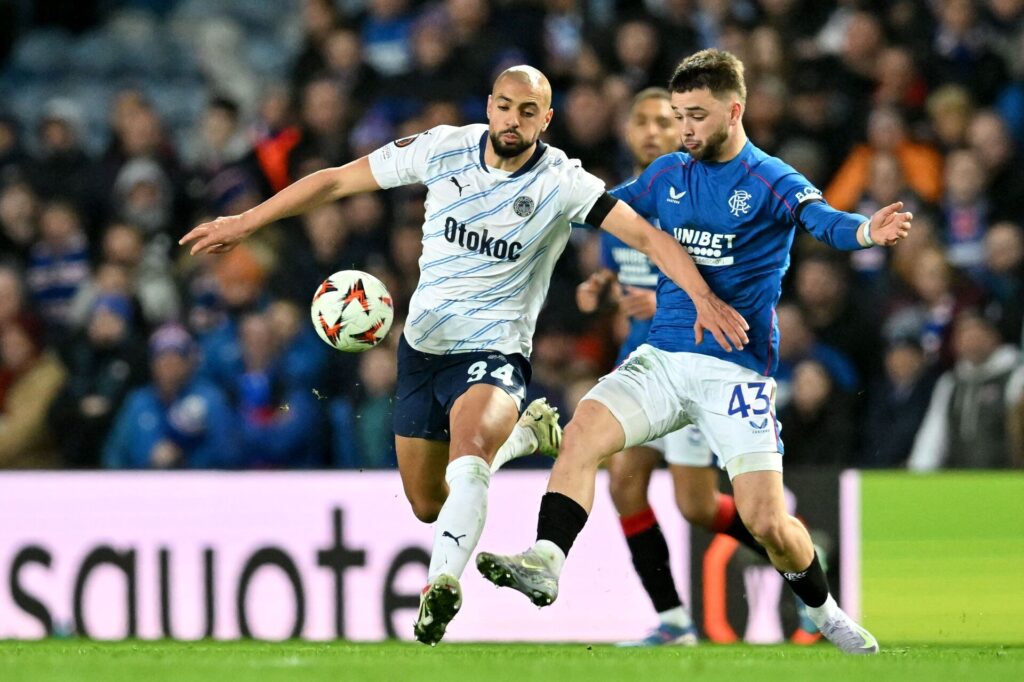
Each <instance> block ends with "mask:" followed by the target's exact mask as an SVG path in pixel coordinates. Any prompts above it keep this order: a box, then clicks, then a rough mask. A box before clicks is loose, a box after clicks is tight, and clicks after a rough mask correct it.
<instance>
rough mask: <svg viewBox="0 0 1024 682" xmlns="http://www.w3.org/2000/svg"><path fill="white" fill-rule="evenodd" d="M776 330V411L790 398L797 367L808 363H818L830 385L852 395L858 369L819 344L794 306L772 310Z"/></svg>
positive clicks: (835, 351)
mask: <svg viewBox="0 0 1024 682" xmlns="http://www.w3.org/2000/svg"><path fill="white" fill-rule="evenodd" d="M775 315H776V323H777V324H778V329H779V368H778V371H776V373H775V381H776V385H777V392H776V396H775V404H776V406H777V407H778V409H779V410H781V409H783V408H784V407H786V406H787V405H789V402H790V400H791V399H792V398H793V392H794V390H795V388H794V381H795V378H794V374H795V372H796V367H797V366H798V365H799V364H800V363H802V362H804V361H807V360H810V361H813V362H815V363H817V365H819V366H820V367H821V368H822V369H823V370H824V371H825V372H826V373H827V374H828V375H829V381H830V383H831V384H833V385H835V386H836V387H837V389H838V390H840V391H843V392H845V393H850V394H852V393H854V392H855V391H856V390H857V387H858V384H859V377H858V376H857V369H856V368H855V367H854V366H853V363H852V362H851V361H850V359H849V358H848V357H846V356H845V355H843V354H842V353H841V352H839V351H838V350H836V349H835V348H833V347H832V346H829V345H828V344H826V343H822V342H820V341H818V340H817V339H816V338H815V337H814V332H813V331H811V329H810V328H809V327H808V326H807V321H806V320H805V319H804V313H803V311H802V310H801V309H800V307H799V306H798V305H796V304H794V303H781V304H780V305H779V306H778V307H777V308H776V310H775Z"/></svg>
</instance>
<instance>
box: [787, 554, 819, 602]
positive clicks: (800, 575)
mask: <svg viewBox="0 0 1024 682" xmlns="http://www.w3.org/2000/svg"><path fill="white" fill-rule="evenodd" d="M779 573H781V574H782V577H783V578H785V580H786V582H787V583H789V588H790V589H791V590H793V593H794V594H796V596H798V597H800V599H801V601H803V603H805V604H807V605H808V606H810V607H817V606H821V605H822V604H824V603H825V600H826V599H828V578H826V577H825V571H823V570H821V564H820V563H819V562H818V553H817V552H815V553H814V558H813V559H811V565H810V566H808V567H807V568H806V569H805V570H803V571H800V572H797V573H787V572H785V571H779Z"/></svg>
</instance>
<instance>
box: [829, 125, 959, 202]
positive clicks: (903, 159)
mask: <svg viewBox="0 0 1024 682" xmlns="http://www.w3.org/2000/svg"><path fill="white" fill-rule="evenodd" d="M882 152H889V153H892V154H894V155H895V156H896V158H898V159H899V161H900V166H901V167H902V168H903V175H904V176H905V177H906V179H907V184H908V185H910V187H911V189H913V190H914V191H915V192H916V193H917V194H918V196H920V197H921V198H922V199H924V200H925V201H928V202H931V203H935V202H937V201H938V199H939V195H940V193H941V191H942V157H941V156H940V155H939V153H938V152H937V151H936V150H935V149H934V148H932V147H931V146H929V145H926V144H922V143H919V142H914V141H911V140H910V139H908V137H907V131H906V126H905V124H904V121H903V117H902V116H901V115H900V114H899V112H898V111H896V110H895V109H892V108H887V107H878V108H875V109H874V110H872V112H871V116H870V117H869V120H868V141H867V143H866V144H859V145H857V146H856V147H854V149H853V151H851V152H850V155H849V156H847V157H846V161H844V162H843V165H842V167H841V168H840V169H839V170H838V171H837V172H836V175H835V177H834V178H833V179H832V182H831V183H830V184H829V185H828V187H827V188H826V189H825V198H826V199H827V200H828V202H829V203H830V204H832V205H833V206H835V207H836V208H838V209H839V210H842V211H849V210H852V209H853V207H854V206H855V205H856V203H857V199H858V197H860V195H861V194H862V193H863V191H864V187H865V186H866V185H867V184H868V178H869V176H870V168H871V159H872V158H873V157H874V155H875V154H879V153H882Z"/></svg>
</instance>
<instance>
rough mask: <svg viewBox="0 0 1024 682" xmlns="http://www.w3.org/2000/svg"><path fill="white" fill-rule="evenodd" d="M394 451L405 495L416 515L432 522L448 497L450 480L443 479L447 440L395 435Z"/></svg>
mask: <svg viewBox="0 0 1024 682" xmlns="http://www.w3.org/2000/svg"><path fill="white" fill-rule="evenodd" d="M395 451H396V454H397V457H398V472H399V474H400V475H401V477H402V488H403V489H404V490H405V497H406V499H407V500H409V504H410V505H411V506H412V509H413V513H414V514H415V515H416V518H418V519H420V520H421V521H424V522H427V523H430V522H431V521H433V520H434V519H435V518H437V514H438V512H440V511H441V505H443V504H444V501H445V500H446V499H447V498H448V484H447V483H445V480H444V471H445V468H446V467H447V466H448V443H446V442H444V441H437V440H427V439H424V438H408V437H406V436H395Z"/></svg>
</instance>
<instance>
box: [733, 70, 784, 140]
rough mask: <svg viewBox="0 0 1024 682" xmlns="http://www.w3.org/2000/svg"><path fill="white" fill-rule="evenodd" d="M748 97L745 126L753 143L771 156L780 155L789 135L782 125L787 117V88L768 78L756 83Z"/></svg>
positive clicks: (780, 81)
mask: <svg viewBox="0 0 1024 682" xmlns="http://www.w3.org/2000/svg"><path fill="white" fill-rule="evenodd" d="M748 92H749V94H748V95H747V112H746V115H745V116H744V118H743V125H744V128H745V129H746V131H747V134H748V135H749V136H750V139H751V141H753V143H754V144H756V145H757V146H758V147H760V148H761V149H762V150H764V151H765V152H767V153H769V154H772V155H774V154H778V151H779V147H780V146H781V145H782V142H783V140H784V139H785V138H786V134H787V131H786V130H784V129H783V127H782V123H783V121H784V119H785V114H786V100H787V99H788V98H787V96H786V86H785V84H784V83H783V82H782V80H781V79H780V78H777V77H774V76H766V77H764V78H761V79H758V80H757V81H755V82H754V83H753V84H752V86H751V88H750V90H749V91H748Z"/></svg>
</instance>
